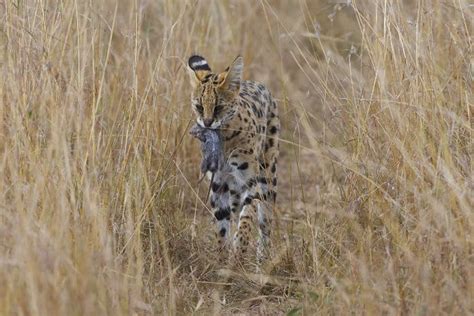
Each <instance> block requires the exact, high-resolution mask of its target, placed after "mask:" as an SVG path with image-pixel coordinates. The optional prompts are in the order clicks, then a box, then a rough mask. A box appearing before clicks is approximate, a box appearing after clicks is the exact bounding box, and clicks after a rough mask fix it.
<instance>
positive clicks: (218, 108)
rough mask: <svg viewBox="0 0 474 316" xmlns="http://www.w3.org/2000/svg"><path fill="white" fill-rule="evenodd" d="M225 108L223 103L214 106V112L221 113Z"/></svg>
mask: <svg viewBox="0 0 474 316" xmlns="http://www.w3.org/2000/svg"><path fill="white" fill-rule="evenodd" d="M223 109H224V107H223V106H222V105H218V106H216V107H215V108H214V114H218V113H220V112H221V111H222V110H223Z"/></svg>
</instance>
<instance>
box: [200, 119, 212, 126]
mask: <svg viewBox="0 0 474 316" xmlns="http://www.w3.org/2000/svg"><path fill="white" fill-rule="evenodd" d="M212 121H213V119H212V118H207V119H204V120H202V122H203V123H204V126H205V127H209V126H211V124H212Z"/></svg>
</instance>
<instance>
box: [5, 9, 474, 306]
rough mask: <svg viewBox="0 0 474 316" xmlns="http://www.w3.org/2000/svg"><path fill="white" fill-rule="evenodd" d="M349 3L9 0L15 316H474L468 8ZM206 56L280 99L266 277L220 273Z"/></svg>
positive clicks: (8, 142) (473, 70)
mask: <svg viewBox="0 0 474 316" xmlns="http://www.w3.org/2000/svg"><path fill="white" fill-rule="evenodd" d="M337 2H338V1H323V0H321V1H309V0H298V1H283V0H281V1H278V0H275V1H269V0H260V1H230V0H229V1H217V0H212V1H172V0H162V1H146V0H142V1H138V0H136V1H118V2H115V1H112V0H102V1H63V2H59V1H46V0H42V1H41V0H40V1H10V0H6V1H3V2H1V3H0V19H1V25H0V27H1V29H0V30H1V33H0V43H1V52H0V56H1V58H0V73H1V78H2V79H1V85H0V96H1V98H0V102H1V106H0V175H1V179H0V253H1V256H0V314H2V315H8V314H15V315H16V314H18V315H58V314H62V315H101V314H111V315H117V314H134V313H137V314H190V313H193V312H195V313H197V314H209V313H216V314H222V313H224V314H227V313H244V314H256V313H261V314H268V315H274V314H284V313H289V314H291V315H297V314H306V315H310V314H314V313H317V314H347V313H349V312H352V313H355V314H374V315H378V314H421V315H432V314H469V313H474V279H473V276H474V273H473V271H474V249H473V246H474V245H473V243H474V236H473V231H474V213H473V209H474V184H473V161H472V155H473V150H474V149H473V148H474V145H473V117H472V115H473V113H472V110H473V108H472V87H473V75H474V61H473V57H472V56H473V55H472V37H471V33H472V21H473V11H472V10H473V7H472V5H471V6H470V5H469V4H468V1H464V0H439V1H435V0H432V1H429V0H422V1H404V2H402V1H368V0H367V1H362V0H361V1H354V3H353V4H352V5H349V6H348V5H343V4H336V3H337ZM340 2H341V3H342V2H344V1H340ZM192 52H200V53H202V54H203V55H204V56H206V57H207V58H208V59H209V61H210V62H211V64H212V65H214V68H215V69H223V68H224V67H225V66H226V65H227V63H229V62H230V61H231V60H232V59H233V58H234V57H235V55H236V54H237V53H241V54H242V55H243V56H244V59H245V63H246V68H245V77H247V78H252V79H256V80H259V81H262V82H264V83H266V84H267V85H268V86H269V87H270V88H271V90H272V91H273V93H274V94H275V95H276V97H277V98H278V99H279V101H280V102H279V103H280V108H281V115H282V119H283V122H284V133H283V135H282V154H281V163H280V181H279V183H280V184H281V186H280V193H279V197H278V210H277V221H276V227H275V233H274V250H273V255H272V261H271V262H270V263H269V264H268V266H266V267H265V271H264V273H263V275H256V274H253V269H247V270H245V269H244V268H242V269H237V270H234V271H227V272H228V273H231V275H232V277H231V278H222V276H219V268H220V267H219V266H217V265H216V263H215V260H214V258H215V253H214V250H213V249H214V248H213V246H214V243H213V228H212V223H211V216H210V215H209V214H208V211H207V209H206V207H205V206H204V204H203V199H204V195H205V192H206V190H207V188H206V186H205V185H199V186H198V185H197V180H198V176H199V175H198V164H199V160H200V154H199V147H198V144H197V143H196V141H195V140H192V139H191V137H189V136H188V135H187V128H188V125H189V122H190V120H191V119H192V113H191V108H190V103H189V93H190V91H189V87H188V81H187V77H186V72H185V71H184V66H185V61H186V57H187V56H189V55H190V54H191V53H192ZM221 272H222V271H221ZM222 280H225V281H228V283H229V284H227V285H222V284H220V282H222ZM224 300H225V301H224Z"/></svg>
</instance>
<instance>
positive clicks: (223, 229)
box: [219, 227, 227, 237]
mask: <svg viewBox="0 0 474 316" xmlns="http://www.w3.org/2000/svg"><path fill="white" fill-rule="evenodd" d="M226 231H227V230H226V229H225V227H222V228H221V230H220V231H219V235H221V237H224V236H225V233H226Z"/></svg>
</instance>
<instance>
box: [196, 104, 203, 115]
mask: <svg viewBox="0 0 474 316" xmlns="http://www.w3.org/2000/svg"><path fill="white" fill-rule="evenodd" d="M196 110H198V112H199V113H202V112H203V111H204V108H203V107H202V105H201V104H196Z"/></svg>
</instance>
